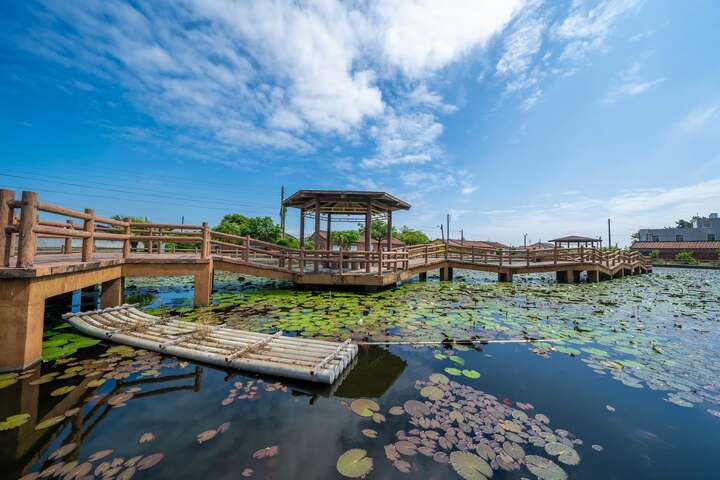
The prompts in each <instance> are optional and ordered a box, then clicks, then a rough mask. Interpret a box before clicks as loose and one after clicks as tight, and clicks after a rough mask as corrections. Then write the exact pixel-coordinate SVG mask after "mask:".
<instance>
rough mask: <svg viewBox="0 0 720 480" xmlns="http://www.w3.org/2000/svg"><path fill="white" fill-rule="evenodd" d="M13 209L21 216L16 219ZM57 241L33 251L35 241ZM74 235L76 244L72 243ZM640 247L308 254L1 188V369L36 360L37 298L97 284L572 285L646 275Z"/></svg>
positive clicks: (201, 289) (115, 289)
mask: <svg viewBox="0 0 720 480" xmlns="http://www.w3.org/2000/svg"><path fill="white" fill-rule="evenodd" d="M18 211H19V215H17V213H18ZM39 238H49V239H54V241H55V242H56V243H57V244H58V245H59V246H58V247H55V248H39V247H38V239H39ZM73 239H75V240H79V241H80V242H81V243H82V246H81V247H80V248H77V246H76V245H74V244H73ZM651 268H652V267H651V264H650V262H649V261H648V259H646V258H645V257H643V256H642V255H640V254H639V253H624V252H603V251H600V250H597V249H594V248H585V247H579V248H574V249H568V248H557V247H556V248H554V249H548V250H515V249H483V248H476V247H463V246H457V245H453V244H445V243H441V242H436V243H431V244H427V245H415V246H411V247H401V248H394V249H386V250H383V248H382V246H379V249H378V250H369V251H365V250H363V251H345V250H310V249H304V248H300V249H295V248H288V247H282V246H279V245H275V244H272V243H267V242H262V241H259V240H255V239H253V238H250V237H241V236H236V235H230V234H227V233H222V232H216V231H213V230H211V229H210V228H209V227H208V225H207V223H203V224H202V225H172V224H156V223H129V222H124V221H120V220H114V219H110V218H103V217H99V216H97V215H95V213H94V211H93V210H92V209H85V210H84V211H83V212H80V211H75V210H71V209H67V208H64V207H61V206H58V205H52V204H48V203H44V202H40V201H38V198H37V195H36V194H35V193H33V192H23V194H22V198H21V199H15V197H14V192H12V191H9V190H0V321H2V322H3V327H2V329H0V370H3V369H8V368H17V367H24V366H27V365H30V364H32V363H34V362H36V361H37V360H38V359H39V358H40V354H41V348H42V330H43V327H42V325H43V316H44V308H45V300H46V299H47V298H49V297H53V296H57V295H62V294H66V293H68V292H72V291H74V290H78V289H82V288H86V287H90V286H94V285H98V284H99V285H101V304H102V306H103V307H105V308H106V307H115V306H118V305H121V304H122V303H123V290H124V279H125V278H126V277H132V276H171V275H191V276H193V277H194V280H195V292H194V303H195V305H207V304H208V303H209V301H210V295H211V293H212V278H213V273H214V272H215V271H226V272H234V273H238V274H242V275H251V276H258V277H265V278H273V279H279V280H285V281H289V282H292V283H294V284H296V285H348V286H359V287H381V286H388V285H393V284H396V283H397V282H401V281H404V280H408V279H410V278H412V277H413V276H418V277H419V278H420V280H424V279H425V278H426V276H427V273H428V272H430V271H439V273H440V277H441V279H442V280H452V277H453V272H454V270H455V269H469V270H477V271H485V272H491V273H496V274H497V275H498V280H500V281H512V280H513V277H514V275H518V274H525V273H541V272H554V273H555V274H556V275H557V279H558V281H561V282H567V283H573V282H578V281H579V280H580V279H581V273H583V272H586V276H585V278H587V280H588V281H590V282H597V281H600V280H601V279H603V278H608V279H609V278H614V277H619V276H625V275H634V274H638V273H646V272H648V271H650V270H651Z"/></svg>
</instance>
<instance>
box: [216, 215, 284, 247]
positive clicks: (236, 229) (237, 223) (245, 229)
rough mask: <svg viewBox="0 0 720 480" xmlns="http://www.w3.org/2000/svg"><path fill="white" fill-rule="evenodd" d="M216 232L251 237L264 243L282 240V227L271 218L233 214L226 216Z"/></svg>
mask: <svg viewBox="0 0 720 480" xmlns="http://www.w3.org/2000/svg"><path fill="white" fill-rule="evenodd" d="M215 230H217V231H218V232H223V233H229V234H231V235H239V236H241V237H244V236H246V235H249V236H250V237H252V238H254V239H255V240H262V241H263V242H270V243H277V242H278V240H280V226H279V225H275V223H274V222H273V221H272V218H270V217H246V216H245V215H240V214H239V213H232V214H229V215H225V216H224V217H223V218H222V220H221V221H220V224H219V225H218V226H217V227H215Z"/></svg>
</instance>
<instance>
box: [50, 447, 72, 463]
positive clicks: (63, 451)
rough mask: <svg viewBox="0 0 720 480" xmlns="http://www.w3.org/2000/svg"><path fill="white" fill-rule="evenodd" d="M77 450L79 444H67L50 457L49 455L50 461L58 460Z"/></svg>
mask: <svg viewBox="0 0 720 480" xmlns="http://www.w3.org/2000/svg"><path fill="white" fill-rule="evenodd" d="M76 448H77V443H66V444H65V445H63V446H62V447H60V448H58V449H57V450H55V451H54V452H52V453H51V454H50V455H48V460H56V459H58V458H62V457H64V456H65V455H67V454H68V453H70V452H72V451H73V450H75V449H76Z"/></svg>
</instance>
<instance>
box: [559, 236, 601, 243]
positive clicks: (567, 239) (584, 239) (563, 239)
mask: <svg viewBox="0 0 720 480" xmlns="http://www.w3.org/2000/svg"><path fill="white" fill-rule="evenodd" d="M549 241H550V242H562V243H565V242H570V243H575V242H599V241H600V239H599V238H592V237H583V236H582V235H568V236H567V237H560V238H553V239H552V240H549Z"/></svg>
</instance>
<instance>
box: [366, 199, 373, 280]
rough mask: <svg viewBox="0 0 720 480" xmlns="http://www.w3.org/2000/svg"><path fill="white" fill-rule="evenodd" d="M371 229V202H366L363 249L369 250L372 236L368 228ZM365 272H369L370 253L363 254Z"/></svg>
mask: <svg viewBox="0 0 720 480" xmlns="http://www.w3.org/2000/svg"><path fill="white" fill-rule="evenodd" d="M371 229H372V202H368V204H367V211H366V212H365V251H366V252H370V248H371V244H370V242H371V241H372V238H371V237H370V230H371ZM365 259H366V261H365V272H366V273H370V254H369V253H366V254H365Z"/></svg>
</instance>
